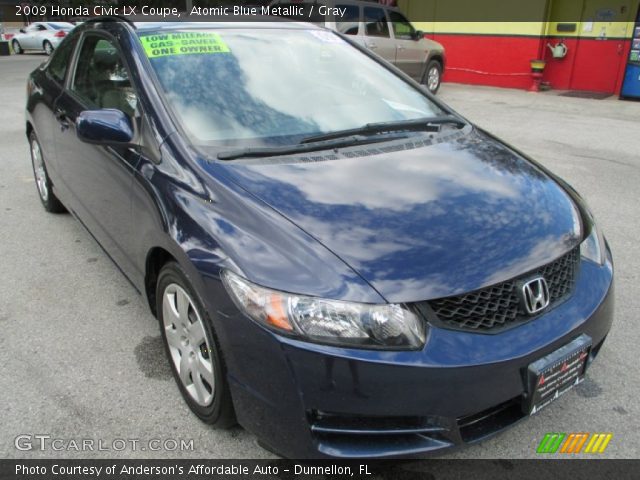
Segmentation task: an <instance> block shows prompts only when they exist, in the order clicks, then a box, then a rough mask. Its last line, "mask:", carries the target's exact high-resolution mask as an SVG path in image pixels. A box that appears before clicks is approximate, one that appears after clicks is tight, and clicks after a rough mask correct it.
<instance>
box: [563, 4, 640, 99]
mask: <svg viewBox="0 0 640 480" xmlns="http://www.w3.org/2000/svg"><path fill="white" fill-rule="evenodd" d="M632 3H633V2H632V1H631V0H585V1H584V8H583V10H582V18H581V23H580V32H579V35H580V38H579V40H578V43H577V45H576V56H575V61H574V65H573V73H572V76H571V85H570V88H571V89H572V90H588V91H592V92H604V93H612V94H613V93H615V92H616V85H617V82H618V80H619V77H620V75H621V74H622V70H623V64H624V61H625V55H624V54H625V48H624V47H625V42H626V41H627V28H628V23H627V22H628V20H629V18H630V16H631V13H630V10H631V4H632Z"/></svg>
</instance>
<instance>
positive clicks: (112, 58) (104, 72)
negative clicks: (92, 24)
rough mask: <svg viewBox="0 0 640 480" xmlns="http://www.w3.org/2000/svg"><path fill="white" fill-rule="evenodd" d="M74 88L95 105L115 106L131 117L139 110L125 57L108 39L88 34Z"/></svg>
mask: <svg viewBox="0 0 640 480" xmlns="http://www.w3.org/2000/svg"><path fill="white" fill-rule="evenodd" d="M71 90H72V91H73V92H74V93H75V94H76V95H78V96H79V97H80V98H81V99H82V100H84V101H85V102H87V103H89V104H90V105H91V106H93V107H95V108H115V109H117V110H121V111H122V112H124V113H126V114H127V115H129V116H133V114H134V113H135V110H136V104H137V99H136V94H135V92H134V90H133V87H132V86H131V82H130V81H129V74H128V72H127V69H126V67H125V64H124V59H123V58H122V56H121V55H120V52H119V51H118V49H117V48H116V46H115V45H114V44H113V43H112V42H111V41H110V40H108V39H106V38H104V37H101V36H97V35H89V36H87V37H85V39H84V41H83V43H82V48H81V50H80V54H79V56H78V62H77V67H76V71H75V74H74V78H73V83H72V85H71Z"/></svg>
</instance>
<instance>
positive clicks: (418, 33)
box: [413, 30, 424, 40]
mask: <svg viewBox="0 0 640 480" xmlns="http://www.w3.org/2000/svg"><path fill="white" fill-rule="evenodd" d="M423 38H424V32H423V31H422V30H416V31H415V32H413V39H414V40H421V39H423Z"/></svg>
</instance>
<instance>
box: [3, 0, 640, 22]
mask: <svg viewBox="0 0 640 480" xmlns="http://www.w3.org/2000/svg"><path fill="white" fill-rule="evenodd" d="M1 3H3V4H4V5H6V4H7V3H10V2H7V1H6V0H1ZM382 7H387V8H396V7H397V8H398V9H399V10H400V11H401V12H402V13H403V14H404V15H405V16H406V18H407V19H408V20H409V21H411V22H561V23H577V22H605V23H610V22H627V21H629V19H631V18H632V17H633V16H634V15H635V11H636V10H637V8H638V5H637V2H635V4H634V3H633V2H630V4H629V5H612V4H611V3H610V2H607V0H593V1H590V2H589V4H588V8H583V7H584V6H583V2H581V1H575V2H553V1H551V0H362V1H353V0H298V1H296V0H275V1H274V0H268V1H266V0H243V1H236V2H234V1H229V0H147V1H137V0H93V1H88V0H67V1H65V2H52V1H41V0H32V1H30V2H18V1H16V2H15V8H16V12H15V13H16V16H17V17H47V18H48V19H50V20H51V19H72V18H73V19H88V18H91V17H96V16H110V15H118V16H124V17H129V18H130V19H131V20H133V21H137V22H144V21H152V22H158V21H166V22H175V21H187V22H198V21H213V20H215V21H256V22H263V21H268V20H269V18H268V17H278V18H280V19H284V20H295V21H307V22H309V21H311V22H318V23H319V22H324V21H328V22H338V23H340V22H353V21H358V20H359V21H364V22H367V21H368V20H371V19H375V18H376V11H375V10H374V9H376V8H382ZM567 28H571V26H570V25H569V26H567Z"/></svg>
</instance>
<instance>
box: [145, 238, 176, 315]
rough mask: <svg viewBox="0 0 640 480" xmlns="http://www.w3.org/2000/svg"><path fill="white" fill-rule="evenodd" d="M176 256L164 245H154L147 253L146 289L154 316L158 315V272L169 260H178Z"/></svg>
mask: <svg viewBox="0 0 640 480" xmlns="http://www.w3.org/2000/svg"><path fill="white" fill-rule="evenodd" d="M176 261H177V260H176V258H175V257H174V256H173V255H172V254H171V253H170V252H169V251H168V250H166V249H164V248H163V247H152V248H151V249H150V250H149V252H148V253H147V258H146V261H145V273H144V291H145V295H146V297H147V302H148V303H149V308H150V309H151V313H153V315H154V316H157V313H158V312H157V309H156V284H157V283H158V274H159V273H160V270H162V267H163V266H164V265H166V264H167V263H168V262H176Z"/></svg>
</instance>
